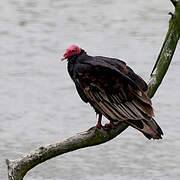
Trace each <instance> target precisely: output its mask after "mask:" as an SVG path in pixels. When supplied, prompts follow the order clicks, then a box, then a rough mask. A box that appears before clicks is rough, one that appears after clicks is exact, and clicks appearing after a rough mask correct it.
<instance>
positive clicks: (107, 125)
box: [104, 122, 115, 129]
mask: <svg viewBox="0 0 180 180" xmlns="http://www.w3.org/2000/svg"><path fill="white" fill-rule="evenodd" d="M104 127H105V128H108V129H109V128H111V129H114V128H115V125H114V124H113V122H110V123H108V124H105V125H104Z"/></svg>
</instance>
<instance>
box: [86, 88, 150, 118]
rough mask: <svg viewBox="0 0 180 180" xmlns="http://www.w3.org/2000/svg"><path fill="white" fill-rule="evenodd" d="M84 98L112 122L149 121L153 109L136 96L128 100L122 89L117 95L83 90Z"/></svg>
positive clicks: (87, 89)
mask: <svg viewBox="0 0 180 180" xmlns="http://www.w3.org/2000/svg"><path fill="white" fill-rule="evenodd" d="M85 94H86V96H87V97H88V98H89V99H90V102H91V103H92V104H93V105H95V107H96V108H97V109H98V111H99V112H101V113H102V114H104V115H105V116H106V117H107V118H110V119H114V120H122V121H124V120H138V119H139V120H140V119H150V118H151V117H152V116H153V109H152V107H151V105H150V104H146V103H144V102H143V101H140V100H139V99H138V98H137V97H136V96H134V98H132V99H128V97H127V94H126V93H125V91H124V90H123V89H121V90H120V91H119V93H117V94H106V92H101V91H99V90H97V89H96V88H93V87H90V88H86V89H85Z"/></svg>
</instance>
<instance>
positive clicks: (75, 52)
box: [61, 45, 81, 61]
mask: <svg viewBox="0 0 180 180" xmlns="http://www.w3.org/2000/svg"><path fill="white" fill-rule="evenodd" d="M80 52H81V48H80V47H78V46H76V45H72V46H70V47H69V48H68V49H67V50H66V52H65V53H64V55H63V57H62V58H61V60H62V61H63V60H64V59H67V58H69V57H71V56H75V55H78V54H80Z"/></svg>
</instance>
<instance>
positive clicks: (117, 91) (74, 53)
mask: <svg viewBox="0 0 180 180" xmlns="http://www.w3.org/2000/svg"><path fill="white" fill-rule="evenodd" d="M64 60H67V70H68V73H69V75H70V77H71V79H72V80H73V82H74V84H75V87H76V90H77V92H78V94H79V96H80V98H81V99H82V101H84V102H85V103H89V104H90V105H91V106H92V107H93V108H94V110H95V112H96V114H97V115H98V122H97V125H96V127H97V128H98V129H101V128H103V127H104V126H103V125H102V116H104V117H106V118H107V119H108V120H109V121H110V123H109V124H107V126H108V127H112V128H113V127H114V124H115V122H124V123H126V124H127V125H128V126H131V127H133V128H135V129H137V130H139V131H140V132H142V133H143V135H144V136H145V137H146V138H148V139H162V135H163V131H162V129H161V128H160V126H159V125H158V124H157V122H156V121H155V120H154V110H153V107H152V102H151V99H150V98H149V97H148V96H147V91H148V85H147V84H146V82H145V81H144V80H143V79H142V78H141V77H140V76H139V75H138V74H136V73H135V72H134V71H133V70H132V69H131V68H130V67H129V66H128V65H127V64H126V63H125V62H124V61H122V60H119V59H116V58H109V57H103V56H90V55H88V54H87V52H86V51H85V50H84V49H82V48H80V47H79V46H77V45H72V46H70V47H69V48H68V49H67V50H66V51H65V53H64V55H63V56H62V58H61V61H64Z"/></svg>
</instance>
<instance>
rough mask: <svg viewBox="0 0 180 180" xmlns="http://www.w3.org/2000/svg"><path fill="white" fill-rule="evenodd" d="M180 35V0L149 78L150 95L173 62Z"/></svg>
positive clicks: (151, 95) (150, 95)
mask: <svg viewBox="0 0 180 180" xmlns="http://www.w3.org/2000/svg"><path fill="white" fill-rule="evenodd" d="M179 37H180V1H178V2H176V7H175V13H174V14H172V17H171V19H170V21H169V29H168V32H167V34H166V38H165V40H164V43H163V46H162V48H161V51H160V54H159V56H158V58H157V61H156V63H155V65H154V68H153V71H152V73H151V76H150V80H149V83H148V84H149V91H148V96H149V97H153V96H154V94H155V92H156V90H157V88H158V87H159V86H160V84H161V82H162V80H163V78H164V76H165V74H166V72H167V70H168V68H169V65H170V63H171V60H172V57H173V54H174V52H175V49H176V45H177V43H178V40H179Z"/></svg>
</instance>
